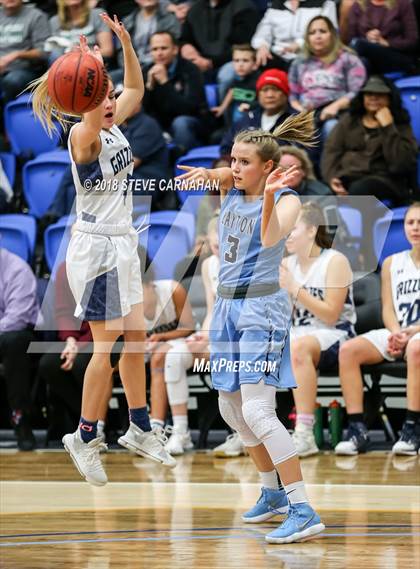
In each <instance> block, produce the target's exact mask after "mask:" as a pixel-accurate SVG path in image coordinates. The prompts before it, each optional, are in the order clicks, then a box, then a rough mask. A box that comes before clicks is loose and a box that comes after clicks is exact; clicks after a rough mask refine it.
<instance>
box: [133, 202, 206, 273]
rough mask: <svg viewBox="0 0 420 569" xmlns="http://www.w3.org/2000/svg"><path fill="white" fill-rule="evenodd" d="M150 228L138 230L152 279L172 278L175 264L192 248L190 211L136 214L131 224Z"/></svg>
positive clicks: (192, 219)
mask: <svg viewBox="0 0 420 569" xmlns="http://www.w3.org/2000/svg"><path fill="white" fill-rule="evenodd" d="M149 224H150V227H149V228H148V229H146V230H145V231H141V232H140V233H139V241H140V243H141V245H143V247H145V248H146V250H147V253H148V255H149V257H150V259H152V260H153V268H154V271H155V275H156V279H172V278H173V276H174V270H175V266H176V264H177V263H178V262H179V261H180V260H181V259H183V258H184V257H185V256H186V255H187V254H188V253H189V252H190V251H191V249H192V247H193V245H194V238H195V220H194V216H193V215H192V214H190V213H184V212H178V211H157V212H153V213H151V214H150V215H149V216H140V217H139V218H138V219H137V220H136V221H135V223H134V225H135V226H136V227H137V226H140V225H143V226H147V225H149Z"/></svg>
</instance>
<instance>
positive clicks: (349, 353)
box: [338, 340, 359, 362]
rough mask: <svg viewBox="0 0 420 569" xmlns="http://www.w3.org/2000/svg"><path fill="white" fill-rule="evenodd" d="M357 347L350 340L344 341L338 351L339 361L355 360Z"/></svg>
mask: <svg viewBox="0 0 420 569" xmlns="http://www.w3.org/2000/svg"><path fill="white" fill-rule="evenodd" d="M358 351H359V349H358V346H357V343H356V344H355V343H354V342H353V341H352V340H349V341H348V342H344V343H343V344H342V345H341V346H340V351H339V352H338V359H339V361H340V362H348V361H353V362H354V361H355V359H356V360H357V359H358V358H357V353H358Z"/></svg>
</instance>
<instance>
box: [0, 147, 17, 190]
mask: <svg viewBox="0 0 420 569" xmlns="http://www.w3.org/2000/svg"><path fill="white" fill-rule="evenodd" d="M0 161H1V163H2V166H3V170H4V173H5V174H6V176H7V179H8V180H9V182H10V185H11V186H12V188H13V185H14V183H15V176H16V157H15V155H14V154H12V153H11V152H0Z"/></svg>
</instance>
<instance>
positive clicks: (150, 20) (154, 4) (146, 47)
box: [111, 0, 181, 84]
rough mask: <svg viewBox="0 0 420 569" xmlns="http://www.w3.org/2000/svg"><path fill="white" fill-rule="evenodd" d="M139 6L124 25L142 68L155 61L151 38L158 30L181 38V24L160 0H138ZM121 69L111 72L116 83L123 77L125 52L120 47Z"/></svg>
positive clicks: (125, 20)
mask: <svg viewBox="0 0 420 569" xmlns="http://www.w3.org/2000/svg"><path fill="white" fill-rule="evenodd" d="M136 4H137V5H138V7H137V8H136V9H135V10H134V11H132V12H131V13H130V14H129V15H128V16H127V17H126V18H124V20H123V22H124V25H125V27H126V29H127V31H128V33H129V34H130V36H131V37H132V40H133V47H134V49H135V51H136V52H137V56H138V58H139V61H140V64H141V66H142V68H145V67H147V66H149V65H150V64H152V63H153V57H152V54H151V53H150V38H151V37H152V35H153V34H154V33H156V32H169V33H170V34H171V36H172V37H174V38H179V35H180V32H181V26H180V24H179V22H178V21H177V19H176V17H175V16H174V15H173V14H170V13H169V12H167V10H166V8H165V7H164V6H161V5H160V3H159V0H136ZM118 49H119V51H118V54H117V56H118V65H119V69H118V70H117V71H113V72H112V73H111V77H112V79H113V81H114V83H115V84H117V83H119V82H121V81H122V78H123V71H122V69H123V67H124V66H123V52H122V48H121V46H120V47H119V48H118Z"/></svg>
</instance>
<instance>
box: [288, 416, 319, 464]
mask: <svg viewBox="0 0 420 569" xmlns="http://www.w3.org/2000/svg"><path fill="white" fill-rule="evenodd" d="M292 439H293V442H294V444H295V447H296V451H297V453H298V455H299V456H301V457H304V456H312V455H313V454H317V453H318V452H319V448H318V447H317V445H316V442H315V435H314V429H313V427H309V426H308V425H304V424H303V423H297V425H296V427H295V430H294V432H293V435H292Z"/></svg>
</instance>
